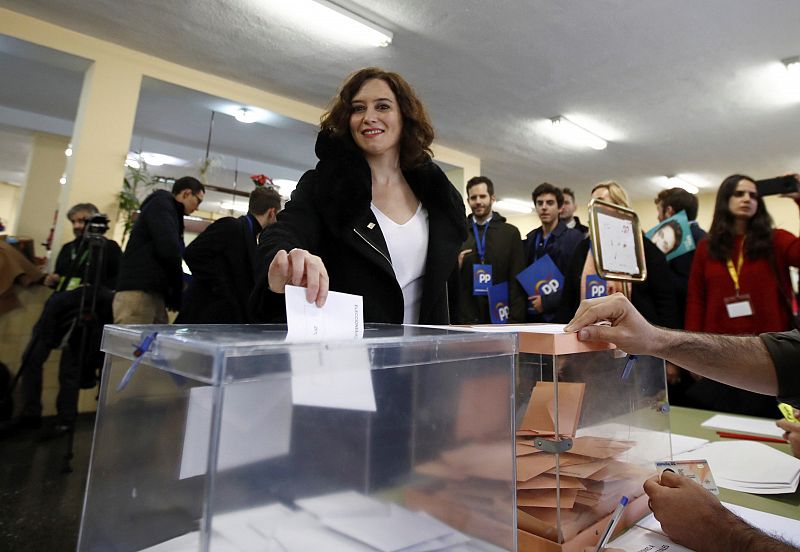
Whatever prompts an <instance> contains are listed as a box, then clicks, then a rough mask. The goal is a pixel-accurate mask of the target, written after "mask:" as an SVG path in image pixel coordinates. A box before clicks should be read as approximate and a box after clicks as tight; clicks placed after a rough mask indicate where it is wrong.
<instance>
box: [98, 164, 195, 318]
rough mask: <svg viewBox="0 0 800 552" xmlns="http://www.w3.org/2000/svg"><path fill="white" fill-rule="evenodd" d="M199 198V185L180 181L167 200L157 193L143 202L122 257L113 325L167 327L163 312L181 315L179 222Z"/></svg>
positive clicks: (186, 178) (164, 193) (164, 194)
mask: <svg viewBox="0 0 800 552" xmlns="http://www.w3.org/2000/svg"><path fill="white" fill-rule="evenodd" d="M204 195H205V188H204V187H203V185H202V184H201V183H200V181H199V180H197V179H196V178H193V177H191V176H184V177H182V178H179V179H178V180H176V181H175V184H174V185H173V186H172V193H171V194H170V192H168V191H166V190H157V191H155V192H153V193H152V194H150V195H149V196H148V197H147V198H146V199H145V200H144V202H143V203H142V208H141V210H140V212H139V217H138V218H137V219H136V222H135V223H134V225H133V229H132V230H131V237H130V239H129V240H128V246H127V247H126V248H125V253H124V254H123V255H122V263H121V265H120V271H119V279H118V280H117V293H116V294H115V295H114V323H115V324H166V323H167V309H170V310H179V309H180V306H181V294H182V292H183V269H182V268H181V256H182V254H183V247H184V245H183V216H184V215H190V214H192V213H193V212H194V211H195V210H196V209H197V207H198V206H199V205H200V202H202V201H203V196H204Z"/></svg>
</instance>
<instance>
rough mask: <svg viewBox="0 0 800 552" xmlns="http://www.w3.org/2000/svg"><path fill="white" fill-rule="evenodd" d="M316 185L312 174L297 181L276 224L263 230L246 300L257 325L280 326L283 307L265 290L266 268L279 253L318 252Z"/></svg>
mask: <svg viewBox="0 0 800 552" xmlns="http://www.w3.org/2000/svg"><path fill="white" fill-rule="evenodd" d="M316 185H317V177H316V172H315V171H308V172H307V173H305V174H304V175H303V177H302V178H301V179H300V182H299V183H298V184H297V188H295V190H294V192H292V198H291V200H290V201H289V202H288V203H287V204H286V207H285V208H284V209H283V211H281V212H280V213H278V220H277V222H275V224H272V225H270V226H268V227H267V228H265V229H264V231H263V232H262V233H261V237H260V239H259V245H258V249H257V250H256V256H255V269H254V270H255V274H254V276H255V288H254V289H253V293H252V294H251V296H250V307H251V312H250V314H251V316H252V317H253V319H254V320H256V321H258V322H283V321H285V319H286V306H285V302H284V297H283V294H282V293H273V292H272V291H270V289H269V281H268V272H269V265H270V263H272V260H273V259H274V258H275V255H277V254H278V252H279V251H286V252H289V251H291V250H292V249H296V248H297V249H305V250H306V251H309V252H311V253H315V252H316V251H317V250H318V245H319V240H320V239H321V237H320V234H321V228H322V221H321V218H320V216H319V213H318V211H317V208H316V206H315V204H314V199H313V198H314V189H315V187H316Z"/></svg>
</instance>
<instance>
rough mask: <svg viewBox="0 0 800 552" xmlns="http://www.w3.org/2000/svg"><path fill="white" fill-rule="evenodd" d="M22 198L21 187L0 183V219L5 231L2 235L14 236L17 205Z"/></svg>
mask: <svg viewBox="0 0 800 552" xmlns="http://www.w3.org/2000/svg"><path fill="white" fill-rule="evenodd" d="M21 197H22V186H19V185H17V184H12V183H10V182H0V219H2V221H3V224H4V225H5V227H6V229H5V230H4V231H3V232H2V233H3V234H16V230H15V224H16V222H17V205H19V201H20V198H21Z"/></svg>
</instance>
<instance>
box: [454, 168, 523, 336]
mask: <svg viewBox="0 0 800 552" xmlns="http://www.w3.org/2000/svg"><path fill="white" fill-rule="evenodd" d="M467 201H468V202H469V207H470V209H471V210H472V215H471V216H470V217H469V218H468V219H467V241H465V242H464V245H463V246H462V248H461V249H462V251H461V253H460V254H459V257H458V259H459V266H460V271H461V272H460V275H461V278H460V284H461V300H460V309H461V323H462V324H488V323H490V322H491V316H490V305H489V296H488V293H484V292H482V291H481V290H480V289H476V288H475V285H478V286H479V287H480V282H478V283H477V284H476V282H477V280H476V276H475V272H476V266H478V267H480V266H481V265H483V266H487V265H488V266H490V267H491V270H490V272H489V273H490V274H491V279H490V280H489V282H490V283H491V284H500V283H502V282H508V301H509V304H508V306H509V310H508V320H507V321H508V322H512V323H515V322H516V323H521V322H524V321H525V291H524V290H523V289H522V286H520V284H519V282H518V281H517V278H516V276H517V274H519V273H520V272H521V271H522V269H523V268H525V258H524V255H523V253H522V242H521V241H520V235H519V230H518V229H517V227H516V226H513V225H511V224H508V223H507V222H506V219H505V218H504V217H503V216H501V215H500V214H498V213H495V212H493V211H492V206H493V205H494V202H495V195H494V184H493V183H492V181H491V180H490V179H489V178H487V177H485V176H476V177H474V178H471V179H470V180H469V182H467ZM498 318H499V317H498ZM504 321H505V320H504Z"/></svg>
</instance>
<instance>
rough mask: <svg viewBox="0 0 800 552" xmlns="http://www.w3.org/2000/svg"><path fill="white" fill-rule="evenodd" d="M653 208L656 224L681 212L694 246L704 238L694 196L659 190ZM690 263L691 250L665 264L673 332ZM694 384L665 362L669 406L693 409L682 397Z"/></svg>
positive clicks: (683, 309)
mask: <svg viewBox="0 0 800 552" xmlns="http://www.w3.org/2000/svg"><path fill="white" fill-rule="evenodd" d="M655 204H656V209H657V210H658V222H662V221H664V220H666V219H668V218H669V217H671V216H674V215H677V214H678V213H680V212H681V211H685V212H686V218H687V219H689V229H690V230H691V232H692V238H694V243H695V244H697V243H698V242H699V241H700V240H702V239H703V238H705V237H706V231H705V230H703V229H702V228H700V225H699V224H698V223H697V221H696V220H695V219H696V218H697V208H698V201H697V196H695V195H694V194H692V193H689V192H687V191H686V190H684V189H683V188H670V189H668V190H662V191H661V192H660V193H659V194H658V195H657V196H656V199H655ZM693 261H694V250H692V251H689V252H688V253H684V254H683V255H680V256H678V257H675V258H674V259H672V260H671V261H667V262H668V263H669V270H670V277H671V280H672V287H673V288H674V289H675V311H676V317H677V319H676V321H675V322H676V325H675V327H676V328H683V325H684V317H685V315H686V295H687V294H688V292H689V275H690V274H691V272H692V262H693ZM694 382H695V380H694V379H693V378H692V376H691V375H690V374H689V372H687V371H686V370H684V369H683V368H679V367H677V366H675V365H673V364H671V363H669V362H668V363H667V383H668V384H669V401H670V403H672V404H674V405H677V406H694V407H697V404H695V403H694V401H692V400H691V399H690V398H689V397H688V396H687V394H686V393H687V391H688V390H689V387H691V386H692V384H694Z"/></svg>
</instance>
